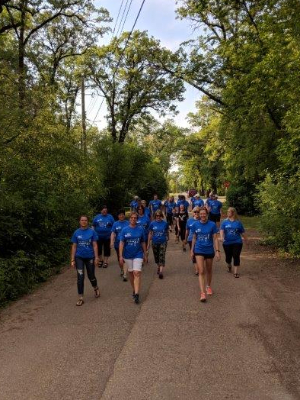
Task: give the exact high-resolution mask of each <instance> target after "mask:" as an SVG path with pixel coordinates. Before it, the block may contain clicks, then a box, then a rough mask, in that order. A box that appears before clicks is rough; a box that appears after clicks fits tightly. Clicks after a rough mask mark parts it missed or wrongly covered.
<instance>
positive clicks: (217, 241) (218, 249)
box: [213, 233, 221, 261]
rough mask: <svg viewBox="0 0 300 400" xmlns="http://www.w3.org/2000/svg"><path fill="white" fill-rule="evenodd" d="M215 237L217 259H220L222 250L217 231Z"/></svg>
mask: <svg viewBox="0 0 300 400" xmlns="http://www.w3.org/2000/svg"><path fill="white" fill-rule="evenodd" d="M213 238H214V249H215V252H216V256H215V257H216V259H217V261H219V260H220V259H221V251H220V246H219V239H218V235H217V233H214V236H213Z"/></svg>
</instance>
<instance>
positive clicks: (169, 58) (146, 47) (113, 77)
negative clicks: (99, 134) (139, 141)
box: [84, 31, 184, 143]
mask: <svg viewBox="0 0 300 400" xmlns="http://www.w3.org/2000/svg"><path fill="white" fill-rule="evenodd" d="M159 59H162V60H163V61H164V64H166V65H168V66H169V68H170V69H172V66H173V65H174V63H176V61H177V60H176V56H174V55H173V54H172V53H171V52H170V51H168V50H166V49H164V48H162V47H161V46H160V43H159V41H157V40H155V39H154V38H149V37H148V35H147V33H146V32H140V31H134V32H133V33H132V34H131V35H130V34H129V33H128V32H125V33H123V35H122V36H121V37H120V38H114V39H113V40H112V41H111V43H110V44H109V45H107V46H102V47H95V48H93V49H91V51H90V52H89V54H88V55H87V57H86V58H85V61H84V62H85V63H86V64H88V74H89V77H90V80H91V81H92V82H93V84H94V86H95V87H96V88H97V89H98V90H99V91H100V93H101V94H102V95H103V96H104V98H105V101H106V104H107V108H108V116H107V119H108V122H109V130H110V133H111V136H112V138H113V140H114V141H115V142H120V143H123V142H124V141H125V138H126V136H127V134H128V131H129V128H130V126H131V125H132V123H134V122H135V121H136V120H137V119H138V118H140V117H144V116H147V115H149V112H150V110H152V111H155V112H157V113H159V114H161V115H162V114H166V113H167V112H174V111H175V109H176V107H175V105H174V101H178V100H182V93H183V91H184V87H183V83H182V80H181V79H177V78H174V77H173V76H172V75H171V74H169V73H168V72H166V70H164V69H163V68H161V67H159V65H158V60H159Z"/></svg>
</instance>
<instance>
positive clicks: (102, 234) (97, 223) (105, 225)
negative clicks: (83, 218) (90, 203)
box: [93, 214, 115, 239]
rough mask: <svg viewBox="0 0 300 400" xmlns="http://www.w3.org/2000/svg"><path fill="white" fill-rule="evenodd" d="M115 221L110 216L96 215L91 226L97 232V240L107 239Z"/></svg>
mask: <svg viewBox="0 0 300 400" xmlns="http://www.w3.org/2000/svg"><path fill="white" fill-rule="evenodd" d="M114 222H115V220H114V217H113V216H112V215H111V214H107V215H102V214H98V215H96V217H95V218H94V219H93V226H94V227H95V230H96V232H97V235H98V237H99V239H109V238H110V234H111V228H112V226H113V224H114Z"/></svg>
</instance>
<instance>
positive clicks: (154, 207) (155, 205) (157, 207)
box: [149, 194, 162, 219]
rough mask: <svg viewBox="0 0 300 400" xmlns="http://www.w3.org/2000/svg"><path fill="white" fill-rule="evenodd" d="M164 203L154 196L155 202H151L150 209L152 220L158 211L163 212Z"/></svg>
mask: <svg viewBox="0 0 300 400" xmlns="http://www.w3.org/2000/svg"><path fill="white" fill-rule="evenodd" d="M161 207H162V202H161V200H159V199H158V196H157V194H155V195H154V196H153V200H151V201H150V202H149V208H150V211H151V219H153V218H154V214H155V212H156V211H157V210H161Z"/></svg>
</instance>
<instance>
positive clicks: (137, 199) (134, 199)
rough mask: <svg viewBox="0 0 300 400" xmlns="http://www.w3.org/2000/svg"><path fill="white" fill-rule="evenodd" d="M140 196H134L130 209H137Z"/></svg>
mask: <svg viewBox="0 0 300 400" xmlns="http://www.w3.org/2000/svg"><path fill="white" fill-rule="evenodd" d="M139 200H140V199H139V196H134V198H133V200H132V201H131V203H130V211H131V212H132V211H136V210H137V208H138V205H139Z"/></svg>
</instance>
